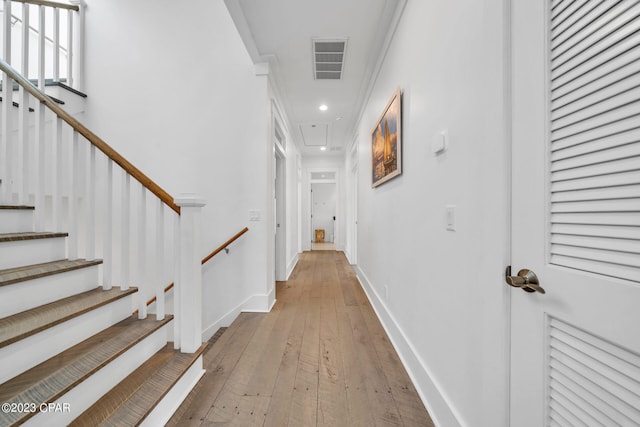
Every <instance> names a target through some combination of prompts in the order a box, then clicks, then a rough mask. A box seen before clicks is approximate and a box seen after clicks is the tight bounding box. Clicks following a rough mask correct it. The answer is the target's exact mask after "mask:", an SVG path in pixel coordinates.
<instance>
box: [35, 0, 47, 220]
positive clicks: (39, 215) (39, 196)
mask: <svg viewBox="0 0 640 427" xmlns="http://www.w3.org/2000/svg"><path fill="white" fill-rule="evenodd" d="M44 31H45V10H44V6H38V88H39V89H40V90H42V91H44V50H45V44H44V43H45V39H44ZM35 110H36V111H35V113H36V114H35V116H36V118H35V144H36V155H35V158H34V160H35V162H34V164H33V170H34V171H35V173H36V190H35V205H36V209H35V220H36V231H43V230H44V229H45V218H46V210H45V203H44V193H45V182H46V176H45V173H44V164H45V163H44V162H45V155H44V154H45V151H44V150H45V145H44V135H45V129H44V128H45V121H44V113H45V106H44V104H43V103H42V102H36V107H35Z"/></svg>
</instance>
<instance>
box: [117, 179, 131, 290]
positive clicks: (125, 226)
mask: <svg viewBox="0 0 640 427" xmlns="http://www.w3.org/2000/svg"><path fill="white" fill-rule="evenodd" d="M122 173H123V174H124V176H123V179H122V206H121V208H122V226H121V227H120V228H121V229H122V237H121V239H120V254H121V260H120V262H121V267H122V268H121V274H120V277H121V280H122V285H121V286H122V289H123V290H124V289H129V283H130V282H131V280H130V274H129V273H130V264H131V262H130V258H129V254H130V245H131V236H130V227H129V223H130V213H131V175H129V174H128V173H127V172H125V171H124V170H123V171H122Z"/></svg>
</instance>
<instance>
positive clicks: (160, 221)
mask: <svg viewBox="0 0 640 427" xmlns="http://www.w3.org/2000/svg"><path fill="white" fill-rule="evenodd" d="M164 246H165V243H164V202H163V201H162V200H160V199H158V208H157V211H156V265H157V266H158V267H157V270H158V275H157V277H158V280H157V282H156V284H155V286H154V287H155V289H156V320H162V319H164V316H165V304H164V302H165V296H164V287H165V286H166V285H167V284H165V283H164V278H165V275H164V274H163V273H164V270H165V269H164V262H165V261H164V259H165V257H164Z"/></svg>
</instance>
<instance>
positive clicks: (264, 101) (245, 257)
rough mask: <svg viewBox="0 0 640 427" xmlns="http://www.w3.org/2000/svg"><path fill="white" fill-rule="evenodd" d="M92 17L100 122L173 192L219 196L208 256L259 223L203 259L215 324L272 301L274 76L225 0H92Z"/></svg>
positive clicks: (89, 40)
mask: <svg viewBox="0 0 640 427" xmlns="http://www.w3.org/2000/svg"><path fill="white" fill-rule="evenodd" d="M86 19H87V22H86V24H87V25H86V31H87V34H86V58H87V59H86V64H87V65H86V92H87V94H88V95H89V97H88V98H87V113H86V115H85V118H86V121H87V123H88V127H89V128H90V129H92V130H94V131H95V132H96V133H97V134H98V135H99V136H101V137H102V138H103V139H105V140H106V141H107V143H109V144H111V145H112V146H113V147H114V148H115V149H116V150H118V151H119V152H120V153H121V154H123V155H124V156H125V157H126V158H127V159H129V160H130V161H131V162H132V163H133V164H134V165H136V166H137V167H138V168H140V169H141V170H142V171H143V172H144V173H145V174H147V175H148V176H149V177H151V178H152V179H153V180H155V181H156V182H157V183H158V184H159V185H160V186H161V187H163V188H164V189H165V190H167V191H168V192H169V193H170V194H172V195H173V196H176V195H178V194H180V193H183V192H194V193H199V194H201V195H202V196H203V197H204V198H205V199H206V200H207V201H208V205H207V206H206V207H205V208H204V212H203V215H204V217H203V225H204V229H203V232H202V233H203V234H202V237H201V241H202V250H201V253H202V256H203V257H204V256H205V255H206V254H207V253H209V252H210V251H211V250H213V249H214V248H215V247H217V246H218V245H219V244H221V243H222V242H224V241H225V240H227V239H228V238H229V237H231V236H232V235H234V234H235V233H236V232H238V231H240V230H241V229H242V228H243V227H245V226H248V227H249V229H250V230H249V232H248V233H247V234H245V235H244V236H243V237H241V238H240V240H239V241H238V242H237V243H235V244H233V245H232V246H231V253H230V254H229V255H226V254H224V253H221V254H220V255H218V256H217V257H216V258H214V259H213V260H212V261H210V262H209V263H208V264H207V265H206V266H205V267H204V268H203V312H204V319H203V326H204V327H205V328H207V327H210V328H211V329H210V330H208V331H207V333H208V334H212V333H214V332H215V330H216V329H217V327H219V326H223V325H225V324H228V323H229V322H230V321H231V320H233V318H234V317H235V315H236V314H237V313H238V312H239V311H240V309H250V310H268V309H269V308H270V302H271V300H272V299H273V297H274V296H273V295H271V296H270V293H273V283H269V277H270V276H269V274H268V273H269V268H273V261H269V260H268V259H267V255H266V250H265V248H266V247H267V242H268V237H267V236H268V230H267V228H268V227H267V224H268V223H267V219H268V212H269V210H268V209H269V206H268V197H267V196H268V194H270V188H269V187H268V184H267V182H268V181H267V180H265V177H267V173H268V166H269V163H268V159H269V155H270V154H271V150H270V140H269V138H268V135H269V109H270V102H269V99H268V82H267V76H266V75H257V74H260V73H256V67H255V66H254V65H253V64H252V62H251V60H250V58H249V56H248V54H247V53H246V50H245V48H244V45H243V43H242V41H241V40H240V37H239V36H238V33H237V30H236V28H235V27H234V25H233V22H232V20H231V18H230V16H229V13H228V11H227V9H226V7H225V5H224V3H223V2H222V1H217V0H216V1H205V0H196V1H193V2H189V5H188V7H187V6H180V7H177V6H176V3H175V2H169V1H167V0H160V1H158V2H155V3H154V5H153V7H149V4H148V3H146V2H141V1H134V2H131V1H126V0H113V1H108V2H104V1H97V0H87V9H86ZM249 210H258V211H259V212H260V213H261V220H260V221H251V222H250V221H249V214H248V213H249Z"/></svg>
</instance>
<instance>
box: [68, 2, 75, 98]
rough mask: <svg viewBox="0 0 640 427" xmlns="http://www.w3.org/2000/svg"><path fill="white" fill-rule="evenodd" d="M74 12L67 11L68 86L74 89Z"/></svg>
mask: <svg viewBox="0 0 640 427" xmlns="http://www.w3.org/2000/svg"><path fill="white" fill-rule="evenodd" d="M73 79H74V75H73V11H72V10H69V9H67V86H69V87H73Z"/></svg>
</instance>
